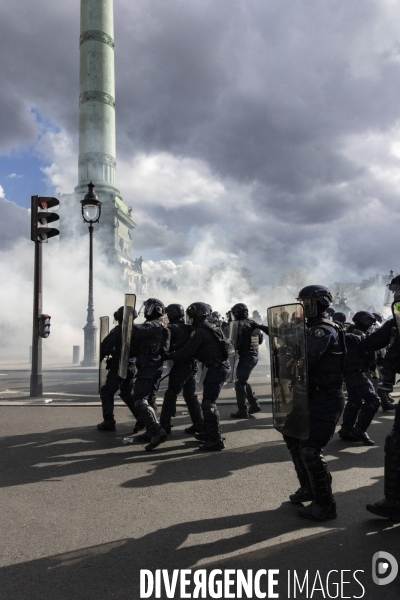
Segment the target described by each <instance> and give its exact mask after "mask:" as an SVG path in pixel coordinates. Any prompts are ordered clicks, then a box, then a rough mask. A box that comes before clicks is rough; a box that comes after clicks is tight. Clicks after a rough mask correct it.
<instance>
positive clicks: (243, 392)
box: [231, 303, 268, 419]
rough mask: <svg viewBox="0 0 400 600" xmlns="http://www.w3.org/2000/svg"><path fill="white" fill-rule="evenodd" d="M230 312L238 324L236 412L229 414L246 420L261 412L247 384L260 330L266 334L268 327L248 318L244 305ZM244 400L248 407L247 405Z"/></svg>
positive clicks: (260, 341) (254, 362)
mask: <svg viewBox="0 0 400 600" xmlns="http://www.w3.org/2000/svg"><path fill="white" fill-rule="evenodd" d="M231 311H232V314H233V316H234V317H235V320H236V321H237V322H238V329H237V338H236V349H237V351H238V354H239V362H238V365H237V369H236V380H235V392H236V401H237V405H238V410H237V412H235V413H231V417H232V419H248V418H249V415H251V414H253V413H257V412H260V410H261V406H260V405H259V403H258V398H257V396H256V395H255V394H254V392H253V390H252V387H251V385H250V383H249V377H250V375H251V372H252V370H253V369H254V367H255V366H256V365H257V363H258V347H259V345H260V344H262V342H263V339H264V338H263V335H262V333H261V331H260V330H262V331H264V332H265V333H266V334H268V327H266V326H265V325H260V324H259V323H257V322H256V321H254V319H249V318H248V316H249V309H248V308H247V306H246V304H243V303H239V304H235V306H232V308H231ZM254 312H257V311H254ZM254 312H253V315H254ZM246 400H247V401H248V403H249V405H247V402H246Z"/></svg>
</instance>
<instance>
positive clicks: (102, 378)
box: [99, 317, 110, 393]
mask: <svg viewBox="0 0 400 600" xmlns="http://www.w3.org/2000/svg"><path fill="white" fill-rule="evenodd" d="M109 328H110V320H109V318H108V317H100V348H101V342H102V341H103V340H104V338H105V337H107V335H108V333H109ZM99 356H100V349H99ZM106 362H107V357H104V358H103V360H102V361H101V362H100V364H99V393H100V390H101V388H102V387H103V385H104V384H105V382H106V377H107V370H106Z"/></svg>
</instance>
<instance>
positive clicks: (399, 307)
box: [392, 301, 400, 335]
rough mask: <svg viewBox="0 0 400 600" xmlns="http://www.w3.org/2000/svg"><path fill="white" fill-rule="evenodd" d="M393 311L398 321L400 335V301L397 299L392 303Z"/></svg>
mask: <svg viewBox="0 0 400 600" xmlns="http://www.w3.org/2000/svg"><path fill="white" fill-rule="evenodd" d="M392 313H393V316H394V320H395V321H396V327H397V333H398V334H399V335H400V302H399V301H397V302H396V301H395V302H393V304H392Z"/></svg>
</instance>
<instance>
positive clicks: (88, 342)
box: [81, 181, 101, 367]
mask: <svg viewBox="0 0 400 600" xmlns="http://www.w3.org/2000/svg"><path fill="white" fill-rule="evenodd" d="M94 187H95V186H94V183H93V182H92V181H91V182H90V183H88V193H87V194H86V196H85V197H84V199H83V200H81V207H82V217H83V221H84V223H89V297H88V308H87V319H86V325H85V327H84V328H83V331H84V351H83V360H82V362H81V366H82V367H95V366H96V331H97V327H96V326H95V324H94V307H93V223H98V222H99V220H100V215H101V202H100V200H99V199H98V197H97V196H96V194H95V193H94Z"/></svg>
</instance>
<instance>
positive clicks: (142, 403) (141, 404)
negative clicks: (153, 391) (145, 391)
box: [133, 398, 149, 413]
mask: <svg viewBox="0 0 400 600" xmlns="http://www.w3.org/2000/svg"><path fill="white" fill-rule="evenodd" d="M148 407H149V403H148V402H147V400H145V399H144V398H141V399H140V400H136V401H135V404H134V405H133V408H134V409H135V410H137V411H138V412H139V413H140V412H141V411H142V410H143V409H146V408H148Z"/></svg>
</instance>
